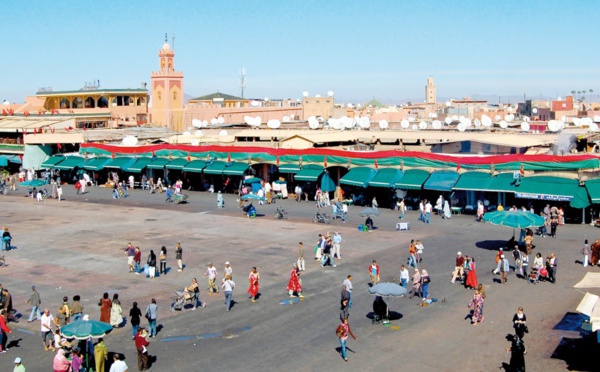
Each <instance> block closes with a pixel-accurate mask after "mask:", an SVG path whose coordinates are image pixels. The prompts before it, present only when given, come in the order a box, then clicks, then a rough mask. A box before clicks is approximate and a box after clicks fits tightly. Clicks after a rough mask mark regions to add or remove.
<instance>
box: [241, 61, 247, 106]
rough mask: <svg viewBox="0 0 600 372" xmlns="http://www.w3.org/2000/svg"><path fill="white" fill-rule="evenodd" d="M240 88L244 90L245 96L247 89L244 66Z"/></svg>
mask: <svg viewBox="0 0 600 372" xmlns="http://www.w3.org/2000/svg"><path fill="white" fill-rule="evenodd" d="M240 88H241V90H242V98H244V89H246V68H245V67H242V74H241V76H240Z"/></svg>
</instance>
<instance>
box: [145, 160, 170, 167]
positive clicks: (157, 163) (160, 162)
mask: <svg viewBox="0 0 600 372" xmlns="http://www.w3.org/2000/svg"><path fill="white" fill-rule="evenodd" d="M169 162H170V160H169V159H167V158H153V159H152V162H151V163H150V164H148V169H164V167H165V165H167V164H169Z"/></svg>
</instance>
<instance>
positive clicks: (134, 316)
mask: <svg viewBox="0 0 600 372" xmlns="http://www.w3.org/2000/svg"><path fill="white" fill-rule="evenodd" d="M141 318H142V311H141V310H140V308H139V307H138V303H137V302H135V301H134V302H133V306H132V308H131V309H130V310H129V323H131V339H132V340H135V335H136V334H137V332H138V328H139V327H140V323H141Z"/></svg>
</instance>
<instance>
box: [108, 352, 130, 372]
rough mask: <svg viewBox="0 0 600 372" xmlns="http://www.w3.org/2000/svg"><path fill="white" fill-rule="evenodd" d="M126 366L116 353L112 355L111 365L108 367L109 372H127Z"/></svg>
mask: <svg viewBox="0 0 600 372" xmlns="http://www.w3.org/2000/svg"><path fill="white" fill-rule="evenodd" d="M128 368H129V367H127V364H126V363H125V362H124V361H122V360H121V356H120V355H119V354H117V353H115V355H113V364H112V366H110V372H127V371H129V369H128Z"/></svg>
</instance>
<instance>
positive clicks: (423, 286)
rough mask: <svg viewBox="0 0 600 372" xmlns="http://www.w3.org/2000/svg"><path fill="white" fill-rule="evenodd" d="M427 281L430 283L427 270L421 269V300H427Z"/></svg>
mask: <svg viewBox="0 0 600 372" xmlns="http://www.w3.org/2000/svg"><path fill="white" fill-rule="evenodd" d="M429 283H431V278H430V277H429V274H428V273H427V270H425V269H423V270H421V294H422V297H423V301H425V300H427V297H429Z"/></svg>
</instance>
